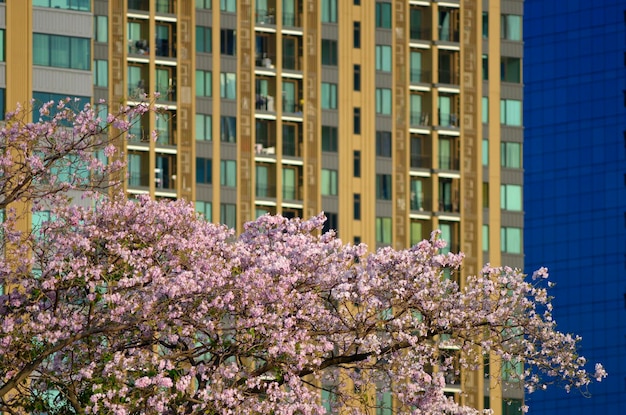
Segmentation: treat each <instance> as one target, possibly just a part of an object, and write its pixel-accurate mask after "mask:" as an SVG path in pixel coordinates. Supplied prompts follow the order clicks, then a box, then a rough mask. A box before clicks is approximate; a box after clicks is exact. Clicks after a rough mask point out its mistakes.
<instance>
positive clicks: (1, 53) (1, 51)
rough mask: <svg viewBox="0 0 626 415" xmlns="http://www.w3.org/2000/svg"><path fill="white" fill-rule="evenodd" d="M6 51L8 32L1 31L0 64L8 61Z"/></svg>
mask: <svg viewBox="0 0 626 415" xmlns="http://www.w3.org/2000/svg"><path fill="white" fill-rule="evenodd" d="M6 49H7V45H6V31H5V29H0V62H4V61H5V59H6ZM3 116H4V114H3Z"/></svg>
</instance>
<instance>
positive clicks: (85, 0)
mask: <svg viewBox="0 0 626 415" xmlns="http://www.w3.org/2000/svg"><path fill="white" fill-rule="evenodd" d="M1 3H4V1H2V2H1ZM33 6H36V7H53V8H55V9H66V10H78V11H81V12H88V11H91V0H72V1H58V0H33Z"/></svg>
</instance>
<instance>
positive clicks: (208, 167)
mask: <svg viewBox="0 0 626 415" xmlns="http://www.w3.org/2000/svg"><path fill="white" fill-rule="evenodd" d="M212 167H213V162H212V160H211V159H206V158H201V157H196V183H199V184H211V182H212V178H213V170H212Z"/></svg>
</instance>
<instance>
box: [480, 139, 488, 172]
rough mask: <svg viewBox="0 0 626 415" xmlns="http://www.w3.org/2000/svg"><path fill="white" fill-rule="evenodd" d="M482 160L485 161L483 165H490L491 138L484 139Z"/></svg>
mask: <svg viewBox="0 0 626 415" xmlns="http://www.w3.org/2000/svg"><path fill="white" fill-rule="evenodd" d="M482 162H483V166H485V167H486V166H488V165H489V140H484V139H483V145H482Z"/></svg>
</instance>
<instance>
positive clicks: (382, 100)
mask: <svg viewBox="0 0 626 415" xmlns="http://www.w3.org/2000/svg"><path fill="white" fill-rule="evenodd" d="M376 113H377V114H383V115H391V89H389V88H376Z"/></svg>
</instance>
